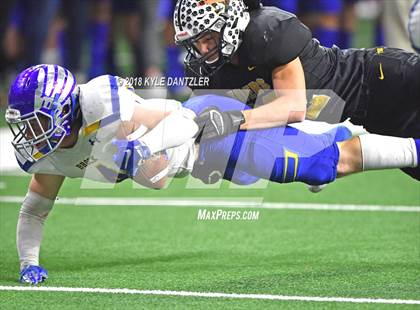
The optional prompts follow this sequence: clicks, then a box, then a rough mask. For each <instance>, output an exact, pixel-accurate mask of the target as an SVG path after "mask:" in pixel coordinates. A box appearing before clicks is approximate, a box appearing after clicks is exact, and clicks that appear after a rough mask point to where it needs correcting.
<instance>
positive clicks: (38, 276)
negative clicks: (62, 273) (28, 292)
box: [19, 265, 48, 285]
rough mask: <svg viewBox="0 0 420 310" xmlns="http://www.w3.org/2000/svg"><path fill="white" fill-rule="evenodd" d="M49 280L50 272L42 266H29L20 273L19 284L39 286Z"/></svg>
mask: <svg viewBox="0 0 420 310" xmlns="http://www.w3.org/2000/svg"><path fill="white" fill-rule="evenodd" d="M47 278H48V271H47V270H45V269H44V268H42V267H41V266H35V265H28V266H25V267H24V268H23V269H22V271H21V272H20V277H19V282H21V283H29V284H33V285H37V284H38V283H42V282H44V281H45V280H46V279H47Z"/></svg>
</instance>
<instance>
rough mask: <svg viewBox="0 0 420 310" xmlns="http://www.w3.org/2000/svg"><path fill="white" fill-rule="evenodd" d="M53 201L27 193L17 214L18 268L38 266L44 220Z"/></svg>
mask: <svg viewBox="0 0 420 310" xmlns="http://www.w3.org/2000/svg"><path fill="white" fill-rule="evenodd" d="M53 204H54V201H53V200H51V199H47V198H45V197H43V196H41V195H38V194H37V193H35V192H31V191H28V193H27V194H26V197H25V200H24V201H23V203H22V207H21V209H20V212H19V219H18V223H17V229H16V244H17V250H18V255H19V262H20V268H21V270H22V269H23V267H24V266H27V265H39V249H40V247H41V241H42V234H43V227H44V222H45V219H46V218H47V216H48V214H49V212H50V211H51V209H52V207H53Z"/></svg>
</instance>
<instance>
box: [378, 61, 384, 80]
mask: <svg viewBox="0 0 420 310" xmlns="http://www.w3.org/2000/svg"><path fill="white" fill-rule="evenodd" d="M379 73H380V74H381V75H380V76H379V79H380V80H385V75H384V71H383V70H382V63H379Z"/></svg>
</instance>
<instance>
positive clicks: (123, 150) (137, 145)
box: [112, 139, 152, 178]
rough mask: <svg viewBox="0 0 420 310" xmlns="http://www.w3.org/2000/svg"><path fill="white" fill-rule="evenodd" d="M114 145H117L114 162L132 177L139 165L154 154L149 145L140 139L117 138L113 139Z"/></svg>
mask: <svg viewBox="0 0 420 310" xmlns="http://www.w3.org/2000/svg"><path fill="white" fill-rule="evenodd" d="M112 145H113V146H116V147H117V151H116V153H115V154H114V156H113V160H114V162H115V163H116V165H117V166H118V167H120V169H121V170H124V171H125V172H126V173H127V175H128V176H129V177H130V178H132V177H134V176H135V175H136V174H137V171H138V169H139V166H140V165H141V164H142V163H143V162H144V161H146V160H147V159H149V158H150V157H151V156H152V154H151V152H150V149H149V147H148V146H147V145H146V144H144V143H143V142H141V141H139V140H134V141H129V140H118V139H115V140H114V141H112Z"/></svg>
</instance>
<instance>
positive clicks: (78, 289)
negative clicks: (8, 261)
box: [0, 286, 420, 305]
mask: <svg viewBox="0 0 420 310" xmlns="http://www.w3.org/2000/svg"><path fill="white" fill-rule="evenodd" d="M0 291H41V292H73V293H102V294H137V295H157V296H184V297H205V298H233V299H258V300H281V301H313V302H345V303H374V304H396V305H420V300H410V299H384V298H350V297H316V296H285V295H270V294H236V293H211V292H188V291H163V290H137V289H127V288H121V289H120V288H87V287H52V286H50V287H49V286H38V287H34V286H0Z"/></svg>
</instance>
